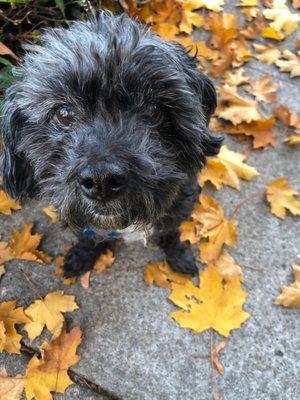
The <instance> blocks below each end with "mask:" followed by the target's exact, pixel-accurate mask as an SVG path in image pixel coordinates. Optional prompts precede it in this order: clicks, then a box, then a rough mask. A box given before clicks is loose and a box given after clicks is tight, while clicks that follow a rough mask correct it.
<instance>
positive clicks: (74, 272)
mask: <svg viewBox="0 0 300 400" xmlns="http://www.w3.org/2000/svg"><path fill="white" fill-rule="evenodd" d="M111 247H112V241H108V240H104V239H103V240H100V241H98V242H95V241H94V240H93V239H91V238H89V237H87V236H85V235H83V234H82V235H80V236H78V242H77V243H76V244H75V245H74V246H73V247H72V248H71V249H70V250H69V251H68V253H67V254H66V256H65V262H64V265H63V270H64V276H65V277H71V276H78V275H81V274H83V273H85V272H87V271H89V270H91V269H93V267H94V265H95V262H96V261H97V258H98V257H99V255H100V254H101V253H104V252H105V251H106V250H108V249H110V248H111Z"/></svg>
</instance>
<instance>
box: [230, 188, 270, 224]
mask: <svg viewBox="0 0 300 400" xmlns="http://www.w3.org/2000/svg"><path fill="white" fill-rule="evenodd" d="M265 193H266V191H265V190H264V191H259V192H255V193H252V194H251V195H250V196H249V197H246V198H245V199H244V200H242V201H241V202H240V203H238V204H237V205H236V206H235V208H234V210H233V211H232V213H231V216H230V219H233V218H234V217H235V215H236V214H237V213H238V211H239V210H240V208H241V207H243V206H244V205H245V204H247V203H250V201H252V200H253V199H255V198H256V197H262V196H264V194H265Z"/></svg>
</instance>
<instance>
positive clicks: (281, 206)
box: [267, 177, 300, 219]
mask: <svg viewBox="0 0 300 400" xmlns="http://www.w3.org/2000/svg"><path fill="white" fill-rule="evenodd" d="M297 194H298V192H297V191H296V190H295V189H293V188H292V187H291V186H289V185H288V182H287V179H286V178H285V177H283V178H278V179H275V180H274V181H272V182H271V183H269V185H267V200H268V202H269V203H270V205H271V212H272V213H273V214H275V215H276V217H278V218H281V219H284V218H285V217H286V210H289V211H290V212H291V213H292V214H294V215H300V201H299V200H297V199H296V198H295V196H296V195H297Z"/></svg>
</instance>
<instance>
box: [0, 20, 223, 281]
mask: <svg viewBox="0 0 300 400" xmlns="http://www.w3.org/2000/svg"><path fill="white" fill-rule="evenodd" d="M27 50H28V51H27V53H26V55H25V57H24V60H23V63H22V66H21V67H20V68H18V70H17V76H18V78H19V79H18V81H17V83H15V84H14V85H13V86H11V87H10V88H9V89H8V90H7V92H6V94H5V99H4V109H3V121H2V140H3V156H2V175H3V182H4V186H5V189H6V190H7V192H8V193H9V194H10V195H11V196H12V197H13V198H15V199H19V200H25V199H27V198H30V197H43V198H47V199H49V201H50V202H51V203H52V204H54V205H55V206H56V207H57V208H58V209H59V210H60V214H61V218H62V220H63V221H64V222H65V223H66V224H68V225H69V226H70V227H71V228H72V229H73V230H74V231H75V232H77V233H81V232H82V231H83V230H84V228H86V227H93V228H94V229H95V230H98V231H100V232H103V231H105V230H116V229H123V228H125V227H127V226H130V225H135V226H137V227H147V228H149V226H152V227H153V228H154V230H155V236H156V238H157V242H158V243H159V244H160V245H161V246H162V248H163V249H164V250H165V252H166V254H167V257H168V260H169V262H170V263H171V265H172V266H173V268H174V269H176V270H181V271H185V272H195V265H194V263H193V261H192V259H191V254H190V252H189V250H188V248H187V246H186V245H185V244H180V243H179V239H178V226H179V224H180V222H181V221H182V220H183V219H185V218H187V217H188V216H189V215H190V212H191V210H192V208H193V204H194V201H195V199H196V194H197V190H198V189H197V183H196V174H197V173H198V171H199V170H200V169H201V168H202V167H203V165H204V164H205V160H206V157H207V156H212V155H215V154H217V153H218V151H219V147H220V143H221V140H220V138H218V137H216V136H212V135H211V134H210V132H209V130H208V127H207V125H208V122H209V119H210V116H211V114H212V113H213V111H214V109H215V106H216V94H215V90H214V87H213V85H212V83H211V82H210V80H209V79H208V78H207V77H206V76H205V75H204V74H202V73H201V72H200V71H199V70H197V60H196V59H195V58H193V57H191V56H189V55H188V54H187V52H186V51H185V49H184V48H183V47H182V46H181V45H179V44H177V43H172V42H169V43H167V42H165V41H163V40H162V39H161V38H159V37H158V36H156V35H154V34H152V33H151V32H149V30H148V29H147V28H146V27H144V26H143V25H141V24H139V23H138V22H137V21H134V20H132V19H130V18H129V17H128V16H126V15H121V16H113V15H112V14H110V13H109V12H103V13H101V14H99V15H98V17H97V18H96V19H93V20H91V21H89V22H87V23H85V22H77V23H75V24H74V25H73V26H72V27H71V28H69V29H63V28H58V29H50V30H48V31H46V32H45V33H44V34H43V35H42V38H41V46H27ZM63 105H67V106H68V107H69V108H70V109H72V110H73V111H74V120H73V121H72V123H71V124H70V125H68V126H63V125H62V124H61V123H60V122H59V121H58V120H57V118H56V117H55V115H56V112H57V110H58V109H59V108H60V107H61V106H63ZM104 164H105V165H107V164H109V165H110V166H111V165H112V164H113V166H114V167H116V166H117V168H118V170H121V171H122V173H124V174H126V179H127V181H126V182H127V183H126V188H125V190H124V191H123V192H122V195H119V196H117V197H114V198H111V199H106V198H103V197H102V198H101V196H98V197H97V199H95V198H93V199H91V198H89V197H87V196H86V195H85V193H83V191H82V187H80V184H79V183H78V176H79V175H80V174H81V171H82V170H83V169H84V168H86V167H87V166H88V167H90V166H92V167H93V168H94V169H97V173H99V174H100V173H101V168H103V165H104ZM99 171H100V172H99ZM76 252H77V253H78V251H77V250H76ZM77 253H76V254H77ZM92 253H93V251H92ZM75 258H76V257H75ZM70 260H71V261H70ZM70 260H69V261H68V262H67V266H66V270H67V271H68V274H70V270H71V269H72V267H71V266H70V265H71V264H74V268H73V269H74V271H73V272H74V273H75V272H78V268H77V267H76V265H75V262H74V261H73V262H72V259H71V258H70ZM76 262H77V261H76ZM89 264H91V263H89Z"/></svg>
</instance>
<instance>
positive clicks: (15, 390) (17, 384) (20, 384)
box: [0, 369, 25, 400]
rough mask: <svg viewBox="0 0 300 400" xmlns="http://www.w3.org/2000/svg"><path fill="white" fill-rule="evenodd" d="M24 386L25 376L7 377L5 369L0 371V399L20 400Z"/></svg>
mask: <svg viewBox="0 0 300 400" xmlns="http://www.w3.org/2000/svg"><path fill="white" fill-rule="evenodd" d="M24 385H25V376H21V375H16V376H7V372H6V370H5V369H2V371H0V399H1V400H20V399H21V394H22V392H23V389H24Z"/></svg>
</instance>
